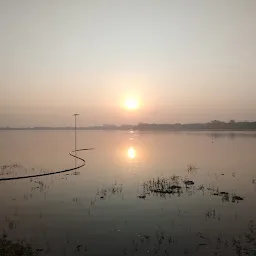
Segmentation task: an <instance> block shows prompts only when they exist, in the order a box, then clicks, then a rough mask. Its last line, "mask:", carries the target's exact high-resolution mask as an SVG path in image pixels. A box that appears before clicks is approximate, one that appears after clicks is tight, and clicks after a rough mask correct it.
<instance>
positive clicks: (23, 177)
mask: <svg viewBox="0 0 256 256" xmlns="http://www.w3.org/2000/svg"><path fill="white" fill-rule="evenodd" d="M84 150H93V148H83V149H77V150H73V151H71V152H69V155H71V156H72V157H74V158H77V159H79V160H81V161H82V162H83V163H82V164H81V165H79V166H76V167H74V168H71V169H66V170H62V171H57V172H48V173H42V174H35V175H28V176H18V177H10V178H0V181H7V180H20V179H29V178H36V177H42V176H48V175H54V174H58V173H63V172H70V171H74V170H77V169H79V168H81V167H83V166H85V160H84V159H83V158H81V157H78V156H76V155H73V154H72V153H75V152H78V151H84Z"/></svg>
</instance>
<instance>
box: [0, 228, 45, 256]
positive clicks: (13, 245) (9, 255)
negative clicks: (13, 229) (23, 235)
mask: <svg viewBox="0 0 256 256" xmlns="http://www.w3.org/2000/svg"><path fill="white" fill-rule="evenodd" d="M42 251H43V249H33V248H32V246H31V245H30V244H28V243H25V242H24V241H17V242H13V241H11V240H9V239H7V235H6V234H5V233H4V234H3V235H2V237H0V255H1V256H38V255H41V252H42Z"/></svg>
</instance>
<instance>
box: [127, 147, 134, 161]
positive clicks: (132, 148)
mask: <svg viewBox="0 0 256 256" xmlns="http://www.w3.org/2000/svg"><path fill="white" fill-rule="evenodd" d="M127 156H128V158H130V159H134V158H136V150H135V149H134V147H129V148H128V150H127Z"/></svg>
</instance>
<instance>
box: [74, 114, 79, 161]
mask: <svg viewBox="0 0 256 256" xmlns="http://www.w3.org/2000/svg"><path fill="white" fill-rule="evenodd" d="M78 115H79V114H74V117H75V156H76V117H77V116H78ZM75 166H76V158H75Z"/></svg>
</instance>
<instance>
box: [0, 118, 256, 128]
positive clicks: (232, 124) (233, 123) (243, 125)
mask: <svg viewBox="0 0 256 256" xmlns="http://www.w3.org/2000/svg"><path fill="white" fill-rule="evenodd" d="M73 129H74V128H73V127H28V128H10V127H0V130H73ZM77 129H78V130H139V131H141V130H154V131H157V130H159V131H172V130H173V131H188V130H194V131H196V130H256V122H236V121H235V120H230V121H229V122H223V121H219V120H213V121H211V122H208V123H191V124H180V123H175V124H155V123H151V124H150V123H139V124H137V125H129V124H123V125H114V124H113V125H109V124H105V125H97V126H88V127H77Z"/></svg>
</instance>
